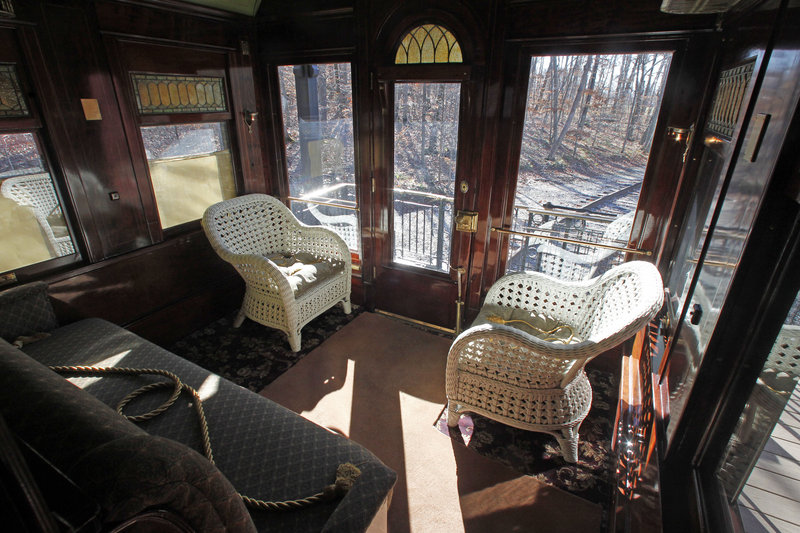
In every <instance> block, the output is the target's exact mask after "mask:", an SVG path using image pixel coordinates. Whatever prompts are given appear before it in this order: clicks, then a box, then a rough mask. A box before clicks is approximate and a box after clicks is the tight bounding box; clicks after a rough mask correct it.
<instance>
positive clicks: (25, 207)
mask: <svg viewBox="0 0 800 533" xmlns="http://www.w3.org/2000/svg"><path fill="white" fill-rule="evenodd" d="M75 250H76V248H75V243H74V241H73V239H72V236H71V234H70V231H69V228H68V226H67V222H66V219H65V217H64V211H63V209H62V206H61V202H60V200H59V197H58V194H57V193H56V188H55V184H54V183H53V179H52V177H51V175H50V172H49V169H48V167H47V163H46V161H45V158H44V156H43V154H42V150H41V147H40V143H39V140H38V138H37V134H36V132H35V131H29V132H14V133H0V272H7V271H11V270H16V269H19V268H22V267H26V266H29V265H33V264H36V263H41V262H42V261H47V260H49V259H54V258H57V257H63V256H68V255H72V254H74V253H75Z"/></svg>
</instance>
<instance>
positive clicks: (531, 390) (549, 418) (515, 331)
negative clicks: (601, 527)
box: [445, 261, 664, 463]
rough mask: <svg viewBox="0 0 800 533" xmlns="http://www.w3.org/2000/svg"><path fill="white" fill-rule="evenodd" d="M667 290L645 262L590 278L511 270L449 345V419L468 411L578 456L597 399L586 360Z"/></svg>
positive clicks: (642, 317) (630, 331)
mask: <svg viewBox="0 0 800 533" xmlns="http://www.w3.org/2000/svg"><path fill="white" fill-rule="evenodd" d="M663 297H664V290H663V286H662V282H661V276H660V275H659V273H658V270H657V269H656V268H655V267H654V266H653V265H651V264H650V263H646V262H643V261H632V262H629V263H626V264H623V265H620V266H617V267H614V268H612V269H611V270H609V271H608V272H606V273H605V274H604V275H602V276H600V277H597V278H594V279H591V280H586V281H575V282H570V281H560V280H557V279H555V278H551V277H549V276H546V275H544V274H539V273H525V274H510V275H507V276H504V277H503V278H501V279H499V280H498V281H497V282H496V283H495V284H494V285H493V286H492V287H491V288H490V289H489V292H488V293H487V295H486V299H485V301H484V304H483V307H482V308H481V311H480V313H479V314H478V317H477V318H476V319H475V321H474V322H473V324H472V326H471V327H470V328H469V329H467V330H466V331H464V332H463V333H462V334H461V335H459V336H458V337H457V338H456V339H455V340H454V341H453V344H452V346H451V347H450V352H449V354H448V358H447V374H446V384H445V387H446V392H447V400H448V417H447V424H448V425H449V426H451V427H453V426H455V425H456V424H457V423H458V419H459V416H460V413H461V412H464V411H470V412H474V413H478V414H481V415H484V416H487V417H489V418H492V419H494V420H498V421H500V422H503V423H505V424H508V425H510V426H514V427H518V428H521V429H526V430H530V431H539V432H543V433H549V434H551V435H553V436H555V437H556V439H557V440H558V443H559V445H560V446H561V451H562V454H563V455H564V459H565V460H566V461H568V462H571V463H574V462H576V461H577V459H578V429H579V428H580V425H581V422H583V419H584V418H585V417H586V415H587V414H588V413H589V409H590V408H591V404H592V388H591V385H590V384H589V379H588V378H587V377H586V373H585V372H584V366H585V365H586V363H587V362H588V361H589V360H590V359H592V358H593V357H595V356H596V355H599V354H600V353H602V352H604V351H606V350H608V349H609V348H613V347H614V346H616V345H618V344H620V343H621V342H623V341H624V340H626V339H628V338H629V337H631V336H632V335H634V334H635V333H636V332H637V331H639V330H640V329H641V328H642V327H644V326H645V325H646V324H647V323H648V322H649V321H650V320H651V319H652V318H653V317H654V316H655V315H656V313H657V312H658V311H659V309H661V305H662V303H663ZM523 322H524V323H523Z"/></svg>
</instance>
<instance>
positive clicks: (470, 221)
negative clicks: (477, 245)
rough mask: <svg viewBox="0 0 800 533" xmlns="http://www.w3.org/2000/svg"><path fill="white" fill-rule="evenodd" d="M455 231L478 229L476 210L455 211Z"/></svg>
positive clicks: (473, 230)
mask: <svg viewBox="0 0 800 533" xmlns="http://www.w3.org/2000/svg"><path fill="white" fill-rule="evenodd" d="M456 231H463V232H465V233H475V232H476V231H478V212H477V211H461V210H459V211H457V212H456Z"/></svg>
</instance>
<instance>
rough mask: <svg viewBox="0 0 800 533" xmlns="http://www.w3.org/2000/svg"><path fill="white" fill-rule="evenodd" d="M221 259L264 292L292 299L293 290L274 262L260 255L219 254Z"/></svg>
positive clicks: (249, 285)
mask: <svg viewBox="0 0 800 533" xmlns="http://www.w3.org/2000/svg"><path fill="white" fill-rule="evenodd" d="M221 255H222V257H223V259H225V261H227V262H228V263H230V264H231V265H233V267H234V268H235V269H236V271H237V272H238V273H239V275H240V276H242V278H243V279H244V280H245V282H246V283H247V284H248V287H251V288H255V289H257V290H258V291H259V292H262V293H265V294H275V295H279V296H280V297H281V299H282V300H284V301H287V302H288V301H293V300H294V291H292V286H291V285H290V284H289V280H288V278H287V277H286V275H285V274H284V273H283V272H282V271H281V269H280V268H278V265H276V264H275V262H273V261H271V260H270V259H267V258H266V257H264V256H261V255H255V254H234V253H230V252H226V253H225V254H224V255H223V254H221Z"/></svg>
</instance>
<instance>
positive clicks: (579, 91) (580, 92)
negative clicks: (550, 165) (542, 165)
mask: <svg viewBox="0 0 800 533" xmlns="http://www.w3.org/2000/svg"><path fill="white" fill-rule="evenodd" d="M590 62H591V56H589V57H588V59H587V60H586V62H585V63H584V66H583V72H582V73H581V80H580V82H579V83H578V89H577V90H576V91H575V97H574V98H573V99H572V105H571V106H570V109H569V114H568V115H567V118H566V120H565V122H564V126H563V127H562V128H561V131H560V132H559V133H558V135H557V136H556V137H555V139H554V141H553V142H552V143H551V145H550V151H549V152H548V153H547V157H546V158H545V159H547V160H549V161H552V160H553V159H554V158H555V155H556V152H557V151H558V148H559V147H560V146H561V142H562V141H563V140H564V135H565V134H566V133H567V131H569V127H570V125H571V124H572V119H573V118H574V117H575V112H576V111H577V109H578V107H579V105H580V102H581V100H582V98H583V92H584V90H585V89H586V80H587V79H588V78H589V67H590V65H589V63H590ZM554 128H555V129H558V124H557V123H555V124H554Z"/></svg>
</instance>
